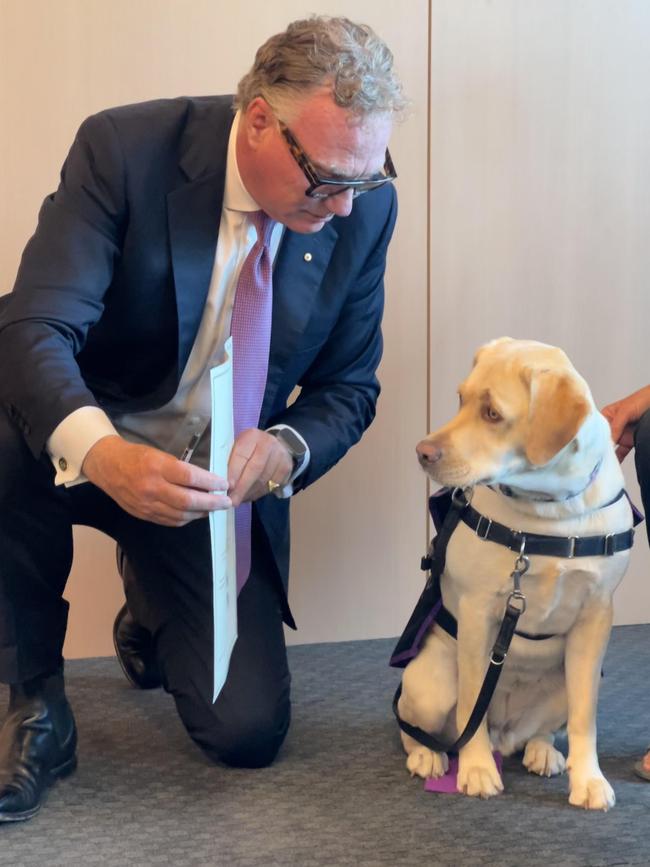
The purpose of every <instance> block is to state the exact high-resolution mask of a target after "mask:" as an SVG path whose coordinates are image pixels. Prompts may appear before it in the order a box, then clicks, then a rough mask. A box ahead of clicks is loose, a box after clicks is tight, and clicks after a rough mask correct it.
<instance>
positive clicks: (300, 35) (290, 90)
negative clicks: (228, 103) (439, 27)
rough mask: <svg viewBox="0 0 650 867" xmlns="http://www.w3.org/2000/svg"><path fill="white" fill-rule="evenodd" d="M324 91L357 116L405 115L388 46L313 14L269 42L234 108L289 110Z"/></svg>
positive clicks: (348, 24)
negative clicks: (263, 105)
mask: <svg viewBox="0 0 650 867" xmlns="http://www.w3.org/2000/svg"><path fill="white" fill-rule="evenodd" d="M323 86H329V87H331V89H332V98H333V99H334V102H335V103H336V104H337V105H339V106H341V107H342V108H345V109H348V110H349V111H350V112H352V113H353V114H356V115H360V116H365V115H369V114H374V113H375V112H392V113H399V112H402V111H403V110H404V109H405V108H406V105H407V100H406V98H405V97H404V93H403V91H402V85H401V83H400V81H399V79H398V78H397V76H396V75H395V72H394V71H393V55H392V53H391V51H390V50H389V48H388V46H387V45H386V44H385V42H383V41H382V40H381V39H380V38H379V37H378V36H377V34H376V33H374V31H373V30H372V29H371V28H370V27H368V26H367V25H365V24H355V23H354V22H352V21H350V20H349V19H348V18H334V17H330V16H325V15H314V16H312V17H310V18H304V19H301V20H300V21H294V22H293V23H291V24H290V25H289V26H288V27H287V29H286V30H285V31H284V32H283V33H278V34H276V35H275V36H272V37H271V38H270V39H268V40H267V41H266V42H265V43H264V45H262V46H261V47H260V48H259V49H258V51H257V54H256V55H255V62H254V63H253V66H252V68H251V70H250V71H249V72H248V73H247V74H246V75H245V76H244V77H243V78H242V80H241V81H240V82H239V87H238V89H237V96H236V97H235V107H236V108H239V109H242V110H244V109H246V108H247V106H248V105H249V103H250V102H251V101H252V100H253V99H255V97H257V96H261V97H263V98H264V99H265V100H266V101H267V102H268V103H269V105H271V107H272V108H273V109H274V110H275V111H283V112H284V113H285V116H286V113H287V112H290V111H291V106H292V104H294V103H295V102H296V100H297V99H298V100H299V99H301V98H304V97H305V96H307V95H308V94H309V93H310V92H311V91H313V90H316V89H318V88H320V87H323Z"/></svg>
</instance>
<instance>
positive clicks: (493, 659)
mask: <svg viewBox="0 0 650 867" xmlns="http://www.w3.org/2000/svg"><path fill="white" fill-rule="evenodd" d="M454 495H455V496H456V492H454ZM468 502H469V501H467V500H466V504H468ZM454 505H458V503H457V502H456V501H455V500H454ZM525 549H526V537H525V536H524V537H523V538H522V540H521V547H520V549H519V555H518V557H517V559H516V560H515V568H514V569H513V571H512V572H511V573H510V577H511V578H512V581H513V589H512V591H511V592H510V595H509V596H508V600H507V602H506V610H505V614H504V615H503V620H502V621H501V626H500V628H499V632H498V635H497V637H496V641H495V642H494V645H493V647H492V651H491V653H490V665H489V666H488V670H487V672H486V674H485V679H484V681H483V686H482V687H481V690H480V692H479V694H478V698H477V699H476V704H475V705H474V710H473V711H472V713H471V714H470V717H469V719H468V721H467V725H466V726H465V728H464V729H463V731H462V733H461V735H460V736H459V737H458V738H457V739H456V741H454V743H453V744H443V743H442V742H441V741H439V740H438V739H437V738H436V737H434V736H433V735H430V734H429V733H428V732H425V731H424V730H423V729H421V728H419V727H418V726H413V725H411V724H410V723H407V722H406V721H405V720H403V719H402V718H401V717H400V715H399V713H398V710H397V703H398V702H399V698H400V695H401V694H402V685H401V683H400V685H399V686H398V687H397V691H396V692H395V697H394V698H393V712H394V714H395V717H396V718H397V722H398V723H399V727H400V728H401V729H402V731H403V732H404V733H405V734H407V735H410V736H411V737H412V738H414V740H416V741H418V743H420V744H422V745H423V746H425V747H428V748H429V749H430V750H433V751H434V752H437V753H456V752H458V751H459V750H460V749H461V747H463V746H465V744H466V743H467V742H468V741H469V740H471V738H473V737H474V735H475V734H476V730H477V729H478V727H479V725H480V724H481V720H482V719H483V717H484V716H485V714H486V712H487V709H488V707H489V704H490V701H491V700H492V695H493V694H494V690H495V689H496V685H497V683H498V680H499V677H500V676H501V671H502V669H503V663H504V661H505V658H506V656H507V655H508V648H509V647H510V642H511V641H512V636H513V635H514V633H515V629H516V627H517V621H518V620H519V618H520V617H521V615H522V614H523V613H524V611H525V610H526V597H525V596H524V594H523V593H522V590H521V578H522V576H523V575H525V574H526V572H527V571H528V569H529V567H530V560H529V559H528V557H527V556H526V555H525V553H524V551H525Z"/></svg>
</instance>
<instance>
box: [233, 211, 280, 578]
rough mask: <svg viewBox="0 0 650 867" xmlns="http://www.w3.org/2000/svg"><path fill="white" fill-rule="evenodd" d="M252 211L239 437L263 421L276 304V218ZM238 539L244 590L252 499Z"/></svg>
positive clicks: (241, 293)
mask: <svg viewBox="0 0 650 867" xmlns="http://www.w3.org/2000/svg"><path fill="white" fill-rule="evenodd" d="M248 216H249V217H250V219H251V222H252V223H253V224H254V226H255V229H256V230H257V241H256V242H255V244H254V245H253V247H252V249H251V251H250V253H249V254H248V256H247V257H246V260H245V261H244V264H243V265H242V269H241V271H240V274H239V280H238V281H237V289H236V291H235V303H234V306H233V310H232V320H231V325H230V333H231V335H232V342H233V404H234V422H235V438H236V437H237V436H238V435H239V434H240V433H241V432H242V431H245V430H248V429H249V428H252V427H257V426H258V424H259V420H260V410H261V408H262V399H263V398H264V390H265V388H266V375H267V372H268V367H269V346H270V342H271V313H272V308H273V288H272V279H271V273H272V272H271V265H272V263H271V251H270V249H269V243H270V240H271V232H272V231H273V226H274V225H275V223H274V221H273V220H272V219H271V218H270V217H269V216H267V215H266V214H265V213H264V211H253V212H252V213H250V214H249V215H248ZM235 539H236V553H237V593H239V592H240V591H241V589H242V587H243V586H244V584H245V583H246V581H247V580H248V574H249V572H250V568H251V504H250V503H242V504H241V506H238V507H237V508H236V509H235Z"/></svg>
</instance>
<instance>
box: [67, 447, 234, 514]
mask: <svg viewBox="0 0 650 867" xmlns="http://www.w3.org/2000/svg"><path fill="white" fill-rule="evenodd" d="M82 472H83V473H84V475H85V476H86V478H87V479H89V480H90V481H91V482H92V483H93V484H95V485H97V487H98V488H101V489H102V491H104V492H105V493H106V494H108V496H109V497H112V498H113V499H114V500H115V502H116V503H117V504H118V505H119V506H121V507H122V508H123V509H124V510H125V511H126V512H128V513H129V514H130V515H133V516H134V517H136V518H141V519H142V520H144V521H152V522H153V523H154V524H162V525H164V526H166V527H182V526H183V525H184V524H188V523H189V522H190V521H194V520H195V519H196V518H204V517H206V515H208V513H209V512H214V511H217V510H218V509H229V508H230V507H231V505H232V503H231V501H230V498H229V497H227V496H225V494H213V493H210V492H211V491H225V490H226V488H227V483H226V481H225V479H222V478H220V477H219V476H215V475H214V473H210V472H208V471H207V470H204V469H202V468H201V467H195V466H193V465H192V464H188V463H184V462H183V461H179V460H178V459H177V458H175V457H173V456H172V455H168V454H167V453H166V452H162V451H160V450H159V449H155V448H151V447H150V446H141V445H135V444H134V443H129V442H127V441H126V440H124V439H122V437H118V436H107V437H103V438H102V439H100V440H99V441H98V442H96V443H95V445H94V446H93V447H92V448H91V449H90V451H89V452H88V454H87V455H86V457H85V459H84V462H83V465H82Z"/></svg>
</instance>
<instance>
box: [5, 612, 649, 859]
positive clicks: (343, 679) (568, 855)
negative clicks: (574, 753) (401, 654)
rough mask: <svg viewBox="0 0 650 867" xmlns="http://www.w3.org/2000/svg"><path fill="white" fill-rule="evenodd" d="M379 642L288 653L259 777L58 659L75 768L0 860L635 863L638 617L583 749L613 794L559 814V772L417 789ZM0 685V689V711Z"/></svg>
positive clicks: (9, 829) (643, 797)
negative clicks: (446, 789)
mask: <svg viewBox="0 0 650 867" xmlns="http://www.w3.org/2000/svg"><path fill="white" fill-rule="evenodd" d="M392 646H393V642H392V641H391V640H382V641H362V642H348V643H342V644H320V645H305V646H298V647H293V648H290V651H289V653H290V664H291V668H292V671H293V678H294V680H293V701H294V705H293V706H294V718H293V723H292V727H291V731H290V733H289V736H288V738H287V742H286V744H285V746H284V748H283V750H282V752H281V754H280V757H279V759H278V761H277V762H276V763H275V764H274V765H273V766H272V767H270V768H266V769H263V770H256V771H250V770H233V769H229V768H224V767H218V766H214V765H210V764H209V763H208V762H207V761H206V760H205V759H204V758H203V756H202V755H201V753H200V752H199V751H198V750H197V749H196V748H195V747H194V746H193V744H192V743H191V742H190V741H189V739H188V738H187V737H186V735H185V733H184V731H183V729H182V727H181V725H180V723H179V721H178V720H177V718H176V715H175V711H174V706H173V703H172V701H171V699H170V698H169V696H167V695H165V694H164V693H163V692H162V691H156V692H148V693H142V692H138V691H136V690H133V689H131V688H130V687H129V686H128V685H127V683H126V681H125V680H124V678H123V676H122V674H121V672H120V670H119V668H118V665H117V662H116V661H115V660H114V659H95V660H79V661H73V662H70V663H68V666H67V675H68V678H67V679H68V692H69V696H70V699H71V702H72V704H73V707H74V709H75V713H76V717H77V722H78V725H79V734H80V742H79V769H78V771H77V772H76V774H75V775H74V776H72V777H70V778H69V779H67V780H65V781H62V782H60V783H58V784H57V785H56V786H55V787H54V788H53V789H52V790H51V792H50V793H49V796H48V798H47V802H46V803H45V805H44V807H43V809H42V810H41V812H40V814H39V815H38V816H37V817H36V818H35V819H33V820H32V821H31V822H28V823H24V824H21V825H11V826H7V825H5V826H3V827H0V865H2V867H36V865H39V867H59V865H60V867H77V865H79V867H92V865H111V867H112V865H115V867H118V865H120V867H121V865H129V867H150V865H151V867H153V865H174V867H209V865H223V867H272V865H296V867H348V865H350V867H380V865H387V867H388V865H390V867H397V865H405V867H411V865H413V867H416V865H417V867H420V865H422V867H424V865H427V867H435V865H442V867H446V865H450V867H451V865H453V867H479V865H489V867H493V865H499V867H542V865H543V867H620V865H650V826H646V825H645V824H644V823H645V822H646V821H647V820H648V806H649V805H650V783H644V782H643V781H641V780H638V779H637V778H636V777H635V776H634V774H633V772H632V765H633V761H634V759H635V758H637V757H638V755H639V753H640V752H641V751H642V750H643V748H644V747H645V746H646V743H647V742H648V741H650V712H649V711H650V693H649V691H648V686H647V682H646V680H645V675H646V673H647V671H648V670H649V663H650V626H627V627H618V628H616V629H615V630H614V633H613V636H612V640H611V643H610V647H609V651H608V654H607V658H606V662H605V678H604V680H603V684H602V690H601V701H600V710H599V752H600V756H601V763H602V767H603V770H604V772H605V774H606V775H607V777H608V778H609V780H610V782H611V783H612V785H613V786H614V789H615V791H616V796H617V799H618V803H617V805H616V807H615V808H614V809H613V810H611V811H610V812H609V813H592V812H588V811H582V810H577V809H576V808H573V807H569V805H568V802H567V781H566V777H561V778H557V779H552V780H546V779H544V780H543V779H540V778H538V777H535V776H532V775H529V774H528V773H526V771H525V769H524V768H523V767H522V766H521V763H520V761H519V760H518V759H516V758H511V759H508V760H506V762H505V766H504V782H505V792H504V794H503V795H501V796H499V797H498V798H494V799H492V800H490V801H478V800H474V799H471V798H466V797H463V796H460V795H436V794H430V793H426V792H425V791H424V790H423V784H422V781H421V780H413V779H410V778H409V777H408V775H407V773H406V771H405V768H404V757H403V754H402V751H401V746H400V743H399V738H398V735H397V730H396V726H395V723H394V722H393V720H392V717H391V712H390V701H391V697H392V692H393V690H394V688H395V685H396V683H397V680H398V677H399V674H398V672H396V671H394V670H392V669H388V668H387V658H388V656H389V653H390V650H391V649H392ZM5 695H6V691H5V690H4V688H2V687H0V707H3V706H4V700H5Z"/></svg>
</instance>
